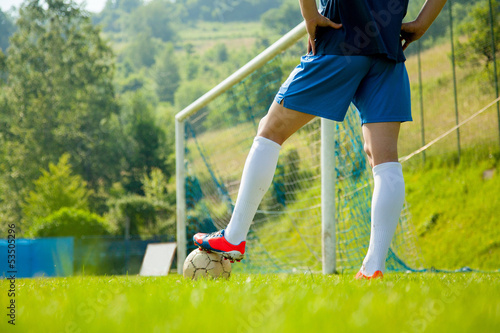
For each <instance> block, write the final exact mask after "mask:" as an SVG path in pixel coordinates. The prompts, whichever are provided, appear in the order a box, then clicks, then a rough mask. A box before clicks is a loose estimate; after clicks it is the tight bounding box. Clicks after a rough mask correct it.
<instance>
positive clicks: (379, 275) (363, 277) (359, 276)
mask: <svg viewBox="0 0 500 333" xmlns="http://www.w3.org/2000/svg"><path fill="white" fill-rule="evenodd" d="M354 278H355V279H356V280H372V279H383V278H384V274H382V271H375V273H373V275H372V276H367V275H364V274H363V273H362V272H361V271H359V272H358V274H356V276H355V277H354Z"/></svg>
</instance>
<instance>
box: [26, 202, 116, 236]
mask: <svg viewBox="0 0 500 333" xmlns="http://www.w3.org/2000/svg"><path fill="white" fill-rule="evenodd" d="M29 234H30V235H31V236H32V237H64V236H74V237H81V236H100V235H109V234H110V231H109V227H108V226H107V224H106V221H105V220H104V219H103V218H102V217H100V216H99V215H97V214H94V213H91V212H89V211H87V210H82V209H77V208H69V207H64V208H61V209H59V210H58V211H57V212H55V213H52V214H50V215H49V216H47V217H45V218H43V219H40V220H39V221H38V222H36V223H35V224H34V225H33V226H32V227H31V228H30V231H29Z"/></svg>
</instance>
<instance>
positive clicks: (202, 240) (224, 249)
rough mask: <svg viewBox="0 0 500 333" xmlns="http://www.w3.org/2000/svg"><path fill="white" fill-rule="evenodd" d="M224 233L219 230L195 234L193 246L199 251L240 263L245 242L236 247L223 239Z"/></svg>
mask: <svg viewBox="0 0 500 333" xmlns="http://www.w3.org/2000/svg"><path fill="white" fill-rule="evenodd" d="M224 231H225V230H220V231H217V232H213V233H210V234H204V233H197V234H196V235H194V236H193V242H194V245H196V246H198V247H199V248H200V250H204V251H207V252H210V251H211V252H215V253H219V254H220V255H222V256H223V257H224V258H226V259H229V260H231V262H234V261H235V260H236V261H240V260H241V259H243V255H244V254H245V245H246V242H245V241H243V242H241V243H240V244H238V245H233V244H231V243H229V242H228V241H227V240H226V238H225V237H224Z"/></svg>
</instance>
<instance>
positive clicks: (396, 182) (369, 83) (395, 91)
mask: <svg viewBox="0 0 500 333" xmlns="http://www.w3.org/2000/svg"><path fill="white" fill-rule="evenodd" d="M354 103H355V104H356V106H357V107H358V110H359V111H360V116H361V120H362V123H363V127H362V128H363V137H364V139H365V151H366V153H367V155H368V159H369V161H370V165H371V166H372V168H373V169H372V171H373V178H374V189H373V197H372V203H371V235H370V244H369V247H368V252H367V254H366V257H365V259H364V261H363V265H362V267H361V270H360V271H359V273H358V275H357V277H358V278H359V277H372V276H373V277H376V276H381V275H382V273H383V272H384V270H385V260H386V257H387V253H388V250H389V246H390V244H391V241H392V238H393V236H394V232H395V230H396V226H397V224H398V221H399V217H400V214H401V210H402V208H403V204H404V195H405V185H404V179H403V172H402V168H401V164H400V163H399V162H398V147H397V142H398V135H399V129H400V124H401V122H403V121H411V105H410V86H409V80H408V74H407V73H406V68H405V66H404V63H394V62H390V61H384V60H380V59H376V58H373V62H372V66H371V69H370V72H369V73H368V75H367V76H366V77H365V78H364V79H363V81H362V82H361V84H360V86H359V87H358V91H357V92H356V96H355V98H354Z"/></svg>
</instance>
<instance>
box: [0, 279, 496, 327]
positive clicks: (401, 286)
mask: <svg viewBox="0 0 500 333" xmlns="http://www.w3.org/2000/svg"><path fill="white" fill-rule="evenodd" d="M0 284H1V285H2V288H1V289H2V290H6V289H5V288H6V286H7V281H5V280H4V281H1V282H0ZM16 288H17V296H16V304H17V318H16V326H15V327H12V326H11V325H8V324H7V317H6V316H5V315H3V316H2V318H3V319H2V321H1V323H0V331H1V332H26V333H27V332H106V333H109V332H196V331H202V332H333V331H336V332H349V331H359V332H496V331H498V328H499V327H500V279H499V275H498V274H479V273H455V274H433V273H428V274H419V273H412V274H387V275H386V277H385V279H384V280H376V281H355V280H354V279H353V276H352V275H343V276H342V275H340V276H339V275H333V276H323V275H311V274H306V275H303V274H296V275H245V274H236V275H233V276H231V278H230V279H229V280H228V281H222V280H215V281H213V280H201V281H194V282H193V281H191V280H186V279H184V278H182V277H179V276H177V275H171V276H168V277H160V278H144V277H136V276H121V277H109V276H108V277H73V278H49V279H23V280H18V281H17V286H16ZM5 294H6V293H3V292H2V294H1V296H0V300H1V302H0V303H1V304H2V308H4V312H5V306H6V304H7V302H8V300H7V298H6V295H5Z"/></svg>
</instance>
